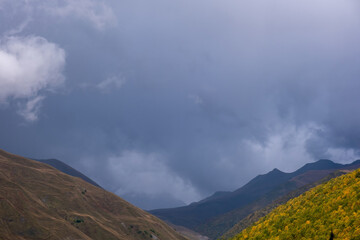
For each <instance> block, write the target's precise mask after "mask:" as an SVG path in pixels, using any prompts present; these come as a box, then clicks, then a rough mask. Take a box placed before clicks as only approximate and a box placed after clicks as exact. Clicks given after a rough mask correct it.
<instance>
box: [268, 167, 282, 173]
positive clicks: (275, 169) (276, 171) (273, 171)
mask: <svg viewBox="0 0 360 240" xmlns="http://www.w3.org/2000/svg"><path fill="white" fill-rule="evenodd" d="M271 173H284V172H283V171H280V170H279V169H278V168H274V169H273V170H272V171H271Z"/></svg>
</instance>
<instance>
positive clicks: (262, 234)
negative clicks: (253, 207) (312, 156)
mask: <svg viewBox="0 0 360 240" xmlns="http://www.w3.org/2000/svg"><path fill="white" fill-rule="evenodd" d="M359 215H360V170H356V171H353V172H351V173H349V174H346V175H343V176H340V177H337V178H334V179H332V180H330V181H329V182H327V183H325V184H322V185H319V186H317V187H315V188H313V189H312V190H310V191H308V192H306V193H304V194H302V195H301V196H299V197H297V198H294V199H292V200H290V201H288V202H287V203H286V204H284V205H281V206H279V207H278V208H276V209H275V210H273V211H272V212H271V213H270V214H268V215H267V216H265V217H264V218H262V219H261V220H260V221H258V222H257V223H256V224H255V225H254V226H252V227H249V228H247V229H245V230H244V231H242V232H241V233H240V234H239V235H237V236H236V237H234V238H233V240H240V239H320V240H321V239H324V240H325V239H326V240H327V239H329V236H330V233H331V232H333V234H334V239H360V228H359V226H360V218H359Z"/></svg>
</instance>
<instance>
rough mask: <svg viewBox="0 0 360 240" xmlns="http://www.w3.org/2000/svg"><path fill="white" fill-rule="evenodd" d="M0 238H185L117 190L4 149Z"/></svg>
mask: <svg viewBox="0 0 360 240" xmlns="http://www.w3.org/2000/svg"><path fill="white" fill-rule="evenodd" d="M0 239H2V240H16V239H34V240H35V239H36V240H42V239H69V240H70V239H109V240H111V239H124V240H125V239H126V240H135V239H136V240H138V239H162V240H167V239H171V240H172V239H174V240H184V239H185V238H184V237H182V236H180V235H178V234H177V233H176V232H175V231H174V230H173V229H172V228H171V227H169V226H168V225H166V224H165V223H164V222H162V221H161V220H159V219H157V218H156V217H154V216H152V215H150V214H148V213H147V212H145V211H143V210H141V209H139V208H136V207H134V206H132V205H131V204H129V203H128V202H126V201H124V200H123V199H121V198H120V197H118V196H116V195H115V194H112V193H110V192H107V191H105V190H103V189H101V188H98V187H95V186H94V185H92V184H89V183H87V182H85V181H83V180H82V179H79V178H75V177H72V176H69V175H67V174H64V173H62V172H60V171H58V170H56V169H55V168H53V167H50V166H48V165H46V164H43V163H40V162H37V161H33V160H29V159H26V158H23V157H20V156H16V155H13V154H10V153H7V152H5V151H2V150H0Z"/></svg>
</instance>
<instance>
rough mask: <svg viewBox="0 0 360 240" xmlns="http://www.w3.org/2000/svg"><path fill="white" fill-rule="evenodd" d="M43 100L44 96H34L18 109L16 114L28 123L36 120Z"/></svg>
mask: <svg viewBox="0 0 360 240" xmlns="http://www.w3.org/2000/svg"><path fill="white" fill-rule="evenodd" d="M44 98H45V97H44V96H36V97H34V98H33V99H30V100H29V101H27V102H26V104H24V105H23V106H21V107H20V110H19V111H18V113H19V114H20V115H21V116H23V117H24V118H25V119H26V120H27V121H29V122H34V121H36V120H38V114H39V111H40V107H41V103H42V101H43V100H44Z"/></svg>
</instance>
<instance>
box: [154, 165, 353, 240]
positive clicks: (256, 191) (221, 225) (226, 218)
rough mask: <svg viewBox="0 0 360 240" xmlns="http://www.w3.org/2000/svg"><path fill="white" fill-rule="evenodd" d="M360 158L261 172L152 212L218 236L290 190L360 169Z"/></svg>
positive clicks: (211, 236) (213, 236) (214, 236)
mask: <svg viewBox="0 0 360 240" xmlns="http://www.w3.org/2000/svg"><path fill="white" fill-rule="evenodd" d="M359 167H360V161H359V160H358V161H355V162H353V163H351V164H345V165H343V164H339V163H334V162H332V161H330V160H325V159H323V160H319V161H317V162H314V163H308V164H306V165H304V166H303V167H301V168H300V169H298V170H296V171H295V172H292V173H285V172H282V171H280V170H278V169H276V168H275V169H274V170H272V171H271V172H269V173H267V174H264V175H259V176H257V177H255V178H254V179H252V180H251V181H250V182H248V183H247V184H245V185H244V186H243V187H241V188H239V189H237V190H235V191H233V192H216V193H214V194H213V195H212V196H210V197H208V198H206V199H203V200H201V201H199V202H196V203H192V204H190V205H188V206H184V207H178V208H170V209H157V210H152V211H150V213H152V214H154V215H156V216H158V217H159V218H161V219H163V220H165V221H168V222H171V223H173V224H176V225H180V226H184V227H186V228H189V229H192V230H194V231H196V232H199V233H200V234H202V235H205V236H208V237H209V238H210V239H216V238H218V237H220V236H221V235H223V234H224V233H225V232H227V231H228V230H230V229H231V228H232V227H233V226H234V225H235V224H236V223H238V222H239V221H241V220H242V219H244V218H245V217H247V216H248V215H249V214H251V213H254V212H255V211H257V210H260V209H262V208H264V207H266V206H267V205H269V204H271V203H272V202H273V201H275V200H276V199H278V198H280V197H283V196H286V195H287V194H289V193H290V192H292V191H294V190H296V189H299V188H301V187H304V186H306V185H309V184H312V183H315V182H318V181H320V180H321V179H323V178H324V177H326V176H328V175H329V174H331V173H333V172H335V171H337V170H340V169H356V168H359Z"/></svg>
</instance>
